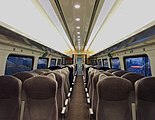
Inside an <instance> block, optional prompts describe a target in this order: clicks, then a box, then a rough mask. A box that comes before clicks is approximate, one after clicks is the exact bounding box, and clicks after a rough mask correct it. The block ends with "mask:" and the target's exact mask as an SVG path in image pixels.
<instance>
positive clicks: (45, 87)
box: [23, 75, 57, 99]
mask: <svg viewBox="0 0 155 120" xmlns="http://www.w3.org/2000/svg"><path fill="white" fill-rule="evenodd" d="M23 87H24V90H25V93H26V96H27V97H28V98H31V99H49V98H52V97H55V94H56V90H57V82H56V81H55V80H54V79H52V78H49V77H46V76H41V75H40V76H36V77H33V78H29V79H27V80H26V81H25V82H24V84H23Z"/></svg>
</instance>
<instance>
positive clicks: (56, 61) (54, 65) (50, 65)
mask: <svg viewBox="0 0 155 120" xmlns="http://www.w3.org/2000/svg"><path fill="white" fill-rule="evenodd" d="M52 60H55V65H54V66H56V63H57V60H56V58H51V60H50V67H52V66H51V61H52Z"/></svg>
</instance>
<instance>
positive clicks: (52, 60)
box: [50, 58, 56, 67]
mask: <svg viewBox="0 0 155 120" xmlns="http://www.w3.org/2000/svg"><path fill="white" fill-rule="evenodd" d="M55 65H56V59H54V58H52V59H51V64H50V67H52V66H55Z"/></svg>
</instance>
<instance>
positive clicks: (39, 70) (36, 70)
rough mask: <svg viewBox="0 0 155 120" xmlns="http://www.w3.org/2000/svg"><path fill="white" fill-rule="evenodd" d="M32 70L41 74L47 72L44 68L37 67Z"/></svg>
mask: <svg viewBox="0 0 155 120" xmlns="http://www.w3.org/2000/svg"><path fill="white" fill-rule="evenodd" d="M32 72H35V73H38V74H39V75H41V74H43V73H45V71H43V70H42V69H35V70H32Z"/></svg>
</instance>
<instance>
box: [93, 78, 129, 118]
mask: <svg viewBox="0 0 155 120" xmlns="http://www.w3.org/2000/svg"><path fill="white" fill-rule="evenodd" d="M131 89H132V84H131V82H130V81H128V80H126V79H124V78H120V77H113V76H110V77H105V78H104V79H101V80H99V82H98V83H97V97H98V102H97V109H96V120H103V119H104V120H131V119H132V115H131V111H130V108H129V94H130V91H131Z"/></svg>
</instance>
